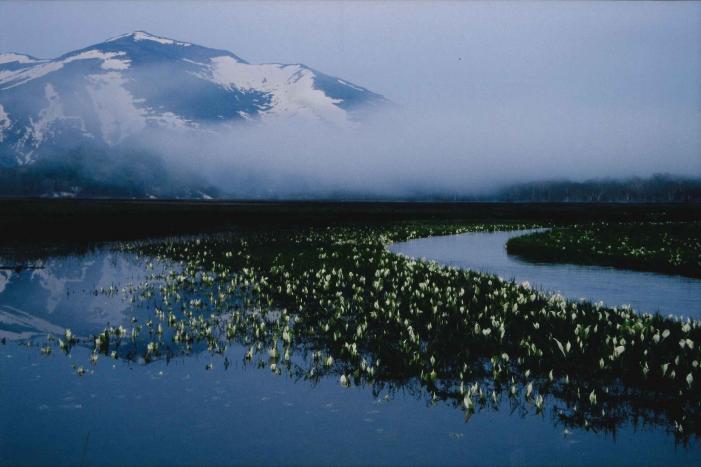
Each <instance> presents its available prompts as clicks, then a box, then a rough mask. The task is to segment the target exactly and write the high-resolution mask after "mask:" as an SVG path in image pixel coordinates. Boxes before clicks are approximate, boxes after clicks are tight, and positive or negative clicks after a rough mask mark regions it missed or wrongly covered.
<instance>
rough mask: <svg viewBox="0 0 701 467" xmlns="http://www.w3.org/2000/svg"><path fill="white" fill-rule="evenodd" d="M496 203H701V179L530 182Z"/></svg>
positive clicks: (499, 197) (667, 177)
mask: <svg viewBox="0 0 701 467" xmlns="http://www.w3.org/2000/svg"><path fill="white" fill-rule="evenodd" d="M495 200H497V201H507V202H508V201H519V202H521V201H526V202H564V203H566V202H577V203H597V202H606V203H626V202H639V203H685V202H686V203H688V202H699V201H701V178H687V177H676V176H672V175H664V174H658V175H653V176H652V177H649V178H638V177H635V178H629V179H596V180H587V181H583V182H572V181H566V180H561V181H541V182H530V183H523V184H518V185H513V186H510V187H507V188H505V189H503V190H501V191H500V192H499V193H498V194H497V195H496V199H495Z"/></svg>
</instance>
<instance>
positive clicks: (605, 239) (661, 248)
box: [506, 222, 701, 278]
mask: <svg viewBox="0 0 701 467" xmlns="http://www.w3.org/2000/svg"><path fill="white" fill-rule="evenodd" d="M506 248H507V251H508V252H509V254H513V255H516V256H519V257H521V258H523V259H525V260H528V261H539V262H551V263H571V264H588V265H597V266H612V267H617V268H624V269H635V270H640V271H651V272H660V273H664V274H679V275H684V276H688V277H696V278H701V223H699V222H688V223H674V222H667V223H637V222H636V223H603V224H591V225H573V226H570V227H558V228H555V229H552V230H549V231H546V232H537V233H532V234H529V235H524V236H521V237H516V238H512V239H510V240H509V241H508V242H507V244H506Z"/></svg>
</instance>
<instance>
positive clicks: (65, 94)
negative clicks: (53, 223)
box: [0, 30, 388, 168]
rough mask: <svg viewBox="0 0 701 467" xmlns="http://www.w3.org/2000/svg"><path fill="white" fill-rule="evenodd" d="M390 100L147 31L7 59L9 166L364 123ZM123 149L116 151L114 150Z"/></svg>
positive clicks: (3, 92) (0, 66)
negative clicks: (158, 132)
mask: <svg viewBox="0 0 701 467" xmlns="http://www.w3.org/2000/svg"><path fill="white" fill-rule="evenodd" d="M387 102H388V101H387V100H386V99H385V98H384V97H382V96H381V95H379V94H375V93H373V92H371V91H369V90H367V89H365V88H363V87H360V86H356V85H354V84H352V83H350V82H348V81H344V80H341V79H338V78H335V77H332V76H328V75H325V74H323V73H321V72H319V71H317V70H315V69H313V68H311V67H307V66H305V65H285V64H253V63H248V62H247V61H245V60H243V59H241V58H239V57H237V56H236V55H234V54H233V53H232V52H229V51H226V50H218V49H211V48H208V47H204V46H201V45H197V44H192V43H189V42H182V41H178V40H175V39H170V38H167V37H163V36H158V35H155V34H151V33H149V32H146V31H143V30H137V31H134V32H131V33H127V34H122V35H120V36H116V37H112V38H111V39H108V40H107V41H104V42H101V43H99V44H94V45H92V46H89V47H86V48H83V49H79V50H74V51H71V52H68V53H66V54H64V55H62V56H60V57H57V58H54V59H51V60H37V59H35V58H33V57H30V56H27V55H20V54H4V55H0V168H2V167H3V166H12V165H18V164H19V165H26V164H30V163H33V161H37V160H40V159H42V158H43V157H44V155H51V156H54V155H56V154H59V155H60V154H62V153H64V152H66V151H67V150H69V149H71V148H73V147H75V146H82V147H90V148H91V149H96V150H105V151H112V150H113V149H114V150H115V151H116V150H118V147H119V146H120V145H122V144H124V145H127V144H129V142H130V141H134V140H137V139H138V138H139V137H140V135H143V134H146V133H148V132H151V131H152V130H153V129H159V128H160V129H165V130H170V129H177V130H182V129H186V130H187V131H191V130H193V131H194V130H199V129H208V128H212V125H216V126H217V127H220V128H222V129H223V131H226V128H228V126H227V125H223V126H222V125H220V124H222V123H224V124H234V123H237V122H245V121H256V120H267V119H280V118H295V119H311V120H314V121H321V122H324V123H329V124H332V125H339V126H340V125H346V124H355V122H356V121H358V120H360V117H361V116H363V115H365V110H364V109H365V108H366V107H369V108H375V107H377V106H381V105H384V104H386V103H387ZM115 148H116V149H115Z"/></svg>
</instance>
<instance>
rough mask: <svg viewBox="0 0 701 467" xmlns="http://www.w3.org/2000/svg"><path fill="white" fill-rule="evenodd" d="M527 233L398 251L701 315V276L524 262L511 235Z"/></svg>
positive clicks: (570, 293)
mask: <svg viewBox="0 0 701 467" xmlns="http://www.w3.org/2000/svg"><path fill="white" fill-rule="evenodd" d="M520 235H524V231H512V232H488V233H466V234H460V235H447V236H442V237H431V238H422V239H417V240H410V241H407V242H402V243H397V244H394V245H392V246H391V247H390V250H391V251H393V252H395V253H402V254H405V255H408V256H412V257H416V258H426V259H429V260H435V261H438V262H440V263H442V264H446V265H450V266H456V267H461V268H469V269H472V270H476V271H480V272H487V273H491V274H497V275H499V276H501V277H502V278H504V279H514V280H516V281H518V282H523V281H527V282H529V283H530V284H531V285H533V286H535V287H538V288H541V289H544V290H548V291H551V292H559V293H560V294H562V295H564V296H566V297H568V298H573V299H579V298H586V299H587V300H590V301H594V302H597V301H603V302H604V303H605V304H606V305H609V306H620V305H624V304H627V305H630V306H632V307H633V308H634V309H635V310H638V311H642V312H645V311H648V312H656V311H659V312H660V313H662V314H664V315H667V314H674V315H678V316H686V317H691V318H695V319H699V318H701V280H699V279H691V278H687V277H682V276H669V275H663V274H655V273H649V272H640V271H627V270H623V269H614V268H607V267H599V266H580V265H573V264H546V263H532V262H526V261H523V260H521V259H519V258H517V257H514V256H511V255H508V254H507V253H506V242H507V240H508V239H509V238H512V237H517V236H520Z"/></svg>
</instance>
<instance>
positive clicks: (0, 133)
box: [0, 104, 12, 143]
mask: <svg viewBox="0 0 701 467" xmlns="http://www.w3.org/2000/svg"><path fill="white" fill-rule="evenodd" d="M11 126H12V121H11V120H10V116H9V115H8V114H7V112H5V108H4V107H3V106H2V104H0V143H2V142H3V141H4V140H5V131H7V130H9V129H10V127H11Z"/></svg>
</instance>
